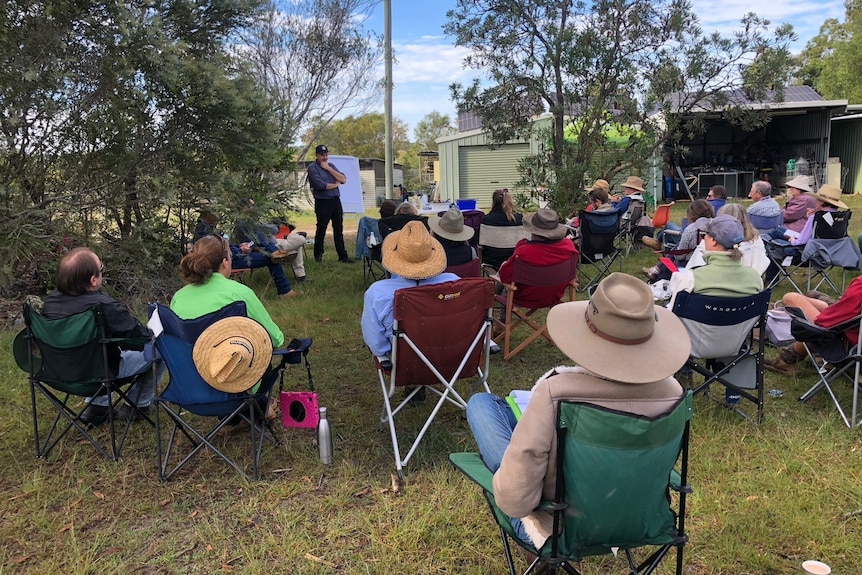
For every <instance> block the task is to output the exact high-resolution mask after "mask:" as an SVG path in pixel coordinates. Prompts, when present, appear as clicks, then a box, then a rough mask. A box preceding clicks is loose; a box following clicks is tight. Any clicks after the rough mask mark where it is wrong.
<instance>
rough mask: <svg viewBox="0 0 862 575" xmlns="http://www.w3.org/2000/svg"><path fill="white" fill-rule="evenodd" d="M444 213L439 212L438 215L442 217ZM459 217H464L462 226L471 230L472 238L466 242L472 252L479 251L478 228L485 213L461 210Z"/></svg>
mask: <svg viewBox="0 0 862 575" xmlns="http://www.w3.org/2000/svg"><path fill="white" fill-rule="evenodd" d="M444 213H446V212H441V213H440V214H439V215H441V216H442V215H443V214H444ZM461 215H463V216H464V225H465V226H469V227H471V228H473V230H474V232H473V237H472V238H470V239H469V240H467V243H468V244H470V247H472V248H473V249H474V250H477V251H478V249H479V228H480V227H481V226H482V218H484V217H485V212H483V211H482V210H463V211H462V212H461Z"/></svg>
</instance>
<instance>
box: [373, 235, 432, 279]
mask: <svg viewBox="0 0 862 575" xmlns="http://www.w3.org/2000/svg"><path fill="white" fill-rule="evenodd" d="M382 254H383V261H382V263H383V267H384V268H386V269H387V270H389V271H390V272H392V273H393V274H395V275H398V276H401V277H403V278H408V279H414V280H424V279H427V278H430V277H434V276H436V275H438V274H440V273H441V272H442V271H443V270H445V269H446V252H444V251H443V246H442V245H441V244H440V242H438V241H437V240H435V239H434V238H432V237H431V234H430V233H428V230H427V229H425V225H424V224H423V223H422V222H417V221H412V222H407V225H406V226H404V227H403V228H402V229H400V230H397V231H394V232H390V233H389V235H387V236H386V239H385V240H383V248H382Z"/></svg>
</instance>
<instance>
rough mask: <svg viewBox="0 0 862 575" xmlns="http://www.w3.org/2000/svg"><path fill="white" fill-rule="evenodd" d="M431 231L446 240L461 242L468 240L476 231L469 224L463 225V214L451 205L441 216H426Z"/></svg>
mask: <svg viewBox="0 0 862 575" xmlns="http://www.w3.org/2000/svg"><path fill="white" fill-rule="evenodd" d="M428 225H429V226H431V231H432V232H434V233H435V234H437V235H438V236H440V237H441V238H446V239H447V240H453V241H456V242H462V241H466V240H469V239H470V238H472V237H473V234H474V233H475V232H476V230H474V229H473V228H471V227H470V226H464V214H462V213H461V210H459V209H458V208H455V207H452V208H449V210H448V211H447V212H446V213H445V214H443V215H442V216H440V217H438V216H432V217H430V218H428Z"/></svg>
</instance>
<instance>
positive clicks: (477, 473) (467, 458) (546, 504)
mask: <svg viewBox="0 0 862 575" xmlns="http://www.w3.org/2000/svg"><path fill="white" fill-rule="evenodd" d="M449 461H450V462H452V465H454V466H455V469H457V470H458V471H460V472H461V473H463V474H464V475H466V476H467V478H468V479H470V480H471V481H473V482H474V483H476V484H477V485H479V486H480V487H481V488H482V490H483V491H485V492H486V493H490V494H491V496H492V497H493V495H494V484H493V480H494V474H493V473H491V470H490V469H488V467H487V466H486V465H485V462H484V461H482V456H480V455H479V454H478V453H471V452H464V453H450V454H449ZM563 507H565V505H562V507H561V506H558V505H556V504H555V503H554V502H553V501H541V502H539V505H538V506H536V509H548V510H554V509H561V508H563Z"/></svg>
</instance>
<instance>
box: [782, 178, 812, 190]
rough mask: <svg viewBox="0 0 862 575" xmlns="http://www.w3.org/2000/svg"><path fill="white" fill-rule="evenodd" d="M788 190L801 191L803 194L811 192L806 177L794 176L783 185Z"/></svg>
mask: <svg viewBox="0 0 862 575" xmlns="http://www.w3.org/2000/svg"><path fill="white" fill-rule="evenodd" d="M784 185H785V186H787V187H788V188H796V189H797V190H801V191H803V192H813V191H814V190H812V189H811V186H810V185H809V184H808V176H796V177H795V178H793V179H792V180H788V181H787V182H785V183H784Z"/></svg>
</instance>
